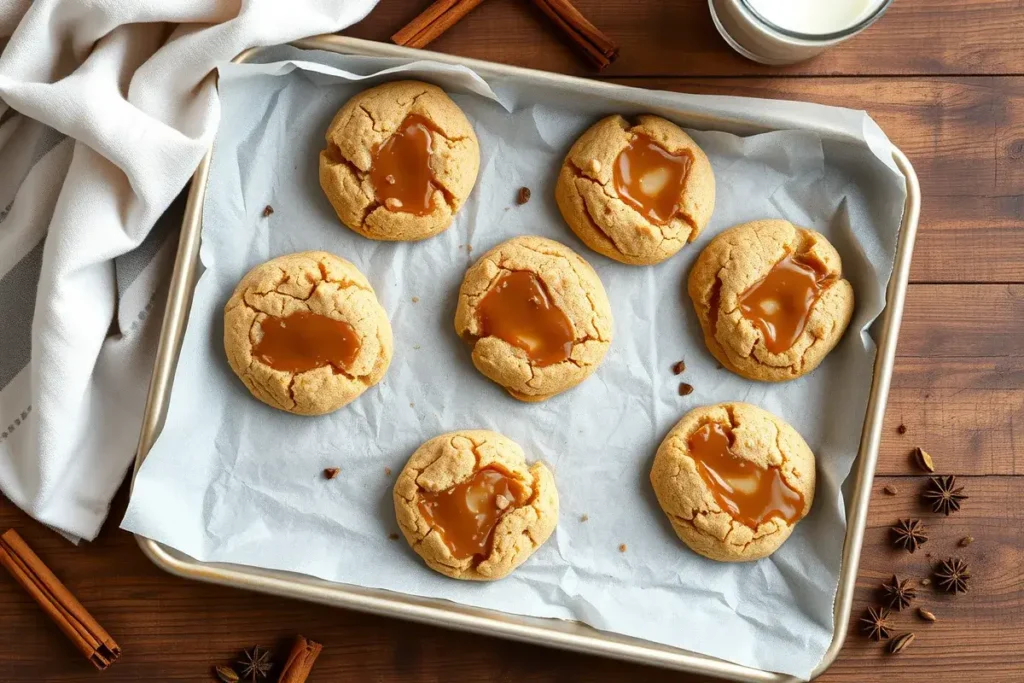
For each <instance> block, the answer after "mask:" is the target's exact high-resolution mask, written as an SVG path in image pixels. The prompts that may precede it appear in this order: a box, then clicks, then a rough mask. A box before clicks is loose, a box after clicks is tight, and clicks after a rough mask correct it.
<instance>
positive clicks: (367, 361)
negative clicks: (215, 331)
mask: <svg viewBox="0 0 1024 683" xmlns="http://www.w3.org/2000/svg"><path fill="white" fill-rule="evenodd" d="M224 350H225V351H226V352H227V356H228V364H229V365H231V369H232V370H234V371H235V374H236V375H238V377H239V379H241V380H242V382H243V383H244V384H245V386H246V387H247V388H248V389H249V391H251V392H252V395H253V396H255V397H256V398H258V399H259V400H261V401H263V402H264V403H266V404H267V405H269V406H273V407H274V408H279V409H281V410H284V411H287V412H289V413H295V414H297V415H322V414H324V413H329V412H332V411H334V410H337V409H338V408H341V407H342V406H344V405H346V404H348V403H350V402H351V401H353V400H355V399H356V397H358V396H359V395H360V394H362V393H363V392H364V391H366V389H367V388H368V387H371V386H373V385H374V384H376V383H377V382H379V381H380V380H381V378H382V377H383V376H384V373H385V371H387V369H388V364H389V363H390V362H391V350H392V339H391V323H390V322H388V316H387V314H386V313H385V312H384V309H383V308H381V305H380V304H379V303H378V302H377V295H376V294H374V292H373V287H371V286H370V283H369V282H368V281H367V280H366V278H365V277H364V276H363V274H362V273H360V272H359V270H358V269H356V267H355V266H354V265H352V264H351V263H349V262H348V261H346V260H345V259H342V258H339V257H337V256H334V255H333V254H328V253H327V252H323V251H306V252H302V253H299V254H289V255H287V256H278V257H277V258H275V259H271V260H270V261H267V262H266V263H264V264H261V265H258V266H256V267H255V268H253V269H252V270H250V271H249V272H248V273H247V274H246V276H245V277H244V278H242V281H241V282H239V283H238V287H236V288H235V292H234V294H232V295H231V298H230V299H229V300H228V303H227V305H226V306H225V307H224Z"/></svg>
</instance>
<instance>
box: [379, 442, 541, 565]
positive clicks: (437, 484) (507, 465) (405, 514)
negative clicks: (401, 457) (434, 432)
mask: <svg viewBox="0 0 1024 683" xmlns="http://www.w3.org/2000/svg"><path fill="white" fill-rule="evenodd" d="M484 468H499V469H500V470H501V471H503V472H505V473H507V474H508V475H509V476H511V477H513V478H514V479H515V481H516V482H518V484H519V485H520V486H521V487H522V493H523V500H522V501H521V503H519V504H517V505H515V506H513V507H512V508H511V509H510V510H508V511H506V512H505V513H504V514H503V515H502V516H501V517H500V518H499V519H498V521H497V524H496V525H495V526H494V530H493V532H492V533H493V535H492V537H491V540H490V550H489V552H488V553H487V554H486V556H476V557H472V558H468V559H458V558H456V557H455V556H454V555H453V554H452V551H451V550H450V549H449V547H448V545H447V544H446V543H445V541H444V538H443V537H442V533H441V532H440V531H439V530H438V529H437V528H436V527H434V526H432V525H431V523H430V522H429V521H428V519H427V517H426V515H425V514H424V513H423V511H422V509H421V506H420V503H421V501H422V500H423V498H424V495H425V493H426V492H432V493H439V492H442V491H447V490H449V489H451V488H453V487H455V486H457V485H459V484H460V483H462V482H465V481H467V480H469V479H470V478H472V477H473V476H474V474H476V473H477V472H479V471H480V470H481V469H484ZM394 501H395V515H396V517H397V520H398V526H399V528H400V529H401V530H402V534H403V535H404V536H405V540H406V541H408V543H409V545H410V547H412V549H413V550H414V551H415V552H416V553H417V554H418V555H419V556H420V557H422V558H423V560H424V562H426V563H427V566H428V567H430V568H431V569H433V570H434V571H437V572H440V573H442V574H444V575H446V576H450V577H452V578H454V579H466V580H474V581H493V580H495V579H500V578H503V577H505V576H508V574H509V573H511V572H512V570H514V569H515V568H516V567H518V566H519V565H521V564H522V563H523V562H525V561H526V560H527V558H529V557H530V555H532V554H533V552H534V551H535V550H537V548H539V547H540V546H541V545H542V544H543V543H544V542H545V541H546V540H548V537H550V536H551V533H552V532H553V531H554V530H555V526H556V524H557V523H558V491H557V490H556V489H555V480H554V477H552V475H551V471H550V470H549V469H548V468H547V466H545V465H544V463H541V462H536V463H534V464H533V465H527V464H526V457H525V455H524V454H523V449H522V448H520V447H519V445H518V444H517V443H515V442H514V441H512V440H511V439H508V438H507V437H505V436H502V435H501V434H498V433H497V432H492V431H487V430H464V431H457V432H450V433H448V434H442V435H441V436H437V437H435V438H433V439H431V440H430V441H427V442H426V443H424V444H423V445H422V446H420V447H419V448H417V449H416V452H414V453H413V454H412V456H411V457H410V458H409V461H408V462H407V463H406V465H405V467H404V468H403V469H402V471H401V473H400V474H399V475H398V480H397V481H396V482H395V488H394Z"/></svg>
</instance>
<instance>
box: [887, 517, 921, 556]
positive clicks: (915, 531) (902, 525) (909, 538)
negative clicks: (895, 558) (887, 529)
mask: <svg viewBox="0 0 1024 683" xmlns="http://www.w3.org/2000/svg"><path fill="white" fill-rule="evenodd" d="M927 541H928V534H926V533H925V531H924V524H922V523H921V520H919V519H901V520H900V522H899V524H897V525H896V526H894V527H892V542H893V545H895V546H896V547H898V548H903V549H904V550H906V551H908V552H910V553H913V552H914V551H915V550H917V549H918V548H920V547H921V546H922V545H923V544H924V543H926V542H927Z"/></svg>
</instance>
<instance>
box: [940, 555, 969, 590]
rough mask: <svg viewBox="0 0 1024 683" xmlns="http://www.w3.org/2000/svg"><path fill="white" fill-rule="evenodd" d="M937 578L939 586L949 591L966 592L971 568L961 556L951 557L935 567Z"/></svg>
mask: <svg viewBox="0 0 1024 683" xmlns="http://www.w3.org/2000/svg"><path fill="white" fill-rule="evenodd" d="M935 578H936V580H938V582H939V588H941V589H942V590H944V591H946V592H947V593H956V594H959V593H966V592H967V588H968V586H967V582H968V581H969V580H970V578H971V568H970V567H968V566H967V563H966V562H964V561H963V560H961V559H960V558H959V557H951V558H949V559H947V560H943V561H942V562H940V563H939V566H938V567H937V568H936V569H935Z"/></svg>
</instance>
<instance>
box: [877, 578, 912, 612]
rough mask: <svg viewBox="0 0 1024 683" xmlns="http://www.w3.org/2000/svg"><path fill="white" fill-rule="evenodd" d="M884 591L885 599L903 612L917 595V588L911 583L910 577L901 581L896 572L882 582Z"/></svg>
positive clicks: (895, 608) (890, 605) (891, 605)
mask: <svg viewBox="0 0 1024 683" xmlns="http://www.w3.org/2000/svg"><path fill="white" fill-rule="evenodd" d="M882 593H883V595H884V596H885V601H886V603H887V604H888V605H889V607H892V608H893V609H894V610H898V611H900V612H902V611H903V610H904V609H906V608H907V607H908V606H909V605H910V602H911V601H912V600H913V599H914V598H916V597H917V590H916V589H915V588H914V587H913V586H911V585H910V579H904V580H903V581H900V579H899V577H897V576H896V575H895V574H893V575H892V578H891V579H889V580H888V581H886V582H885V583H883V584H882Z"/></svg>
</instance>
